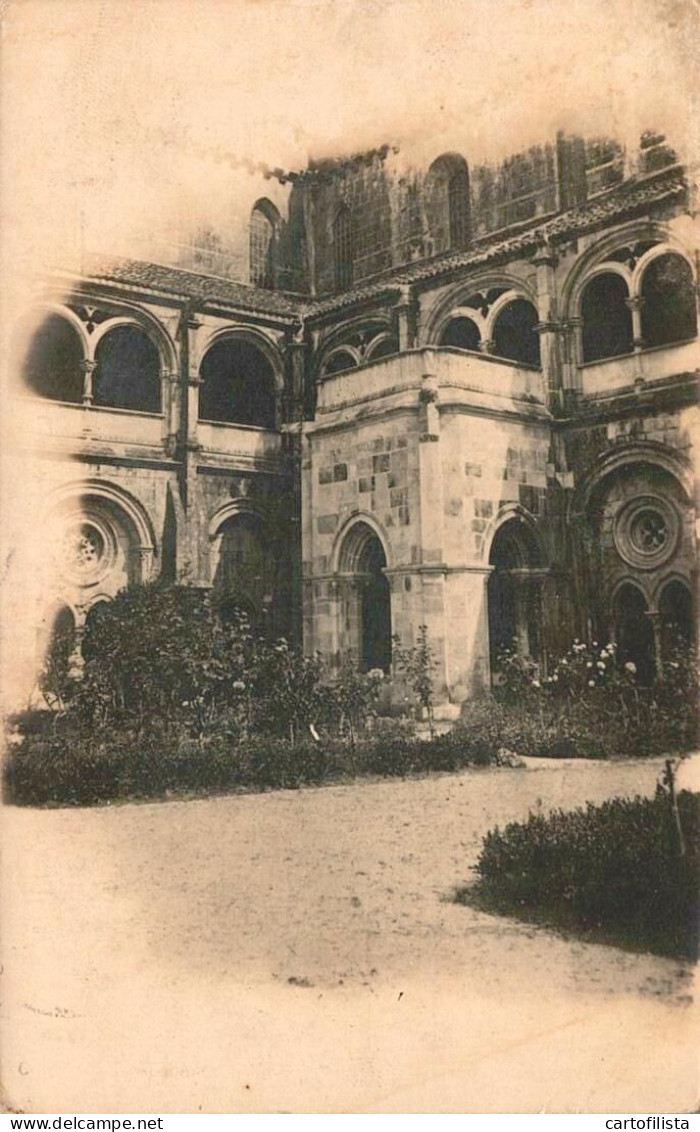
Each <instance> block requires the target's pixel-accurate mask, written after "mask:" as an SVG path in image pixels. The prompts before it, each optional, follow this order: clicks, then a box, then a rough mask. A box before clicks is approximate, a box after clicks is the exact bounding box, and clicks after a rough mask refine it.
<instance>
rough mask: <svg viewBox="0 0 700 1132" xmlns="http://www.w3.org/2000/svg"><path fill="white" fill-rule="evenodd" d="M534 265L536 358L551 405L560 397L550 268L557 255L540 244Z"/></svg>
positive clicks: (556, 335)
mask: <svg viewBox="0 0 700 1132" xmlns="http://www.w3.org/2000/svg"><path fill="white" fill-rule="evenodd" d="M534 262H535V266H536V268H537V313H538V315H539V322H538V324H537V326H536V328H535V329H536V330H537V333H538V334H539V336H540V358H541V365H542V376H543V378H544V381H545V388H546V390H547V394H548V401H549V404H550V405H551V406H552V407H555V406H557V405H558V404H559V402H560V401H561V392H560V391H561V385H562V381H561V364H560V359H559V342H558V339H559V323H558V320H557V294H556V278H555V274H554V268H555V267H556V264H557V257H556V254H555V252H554V250H553V249H552V248H549V247H544V248H542V249H541V250H540V252H538V254H537V255H536V256H535V260H534Z"/></svg>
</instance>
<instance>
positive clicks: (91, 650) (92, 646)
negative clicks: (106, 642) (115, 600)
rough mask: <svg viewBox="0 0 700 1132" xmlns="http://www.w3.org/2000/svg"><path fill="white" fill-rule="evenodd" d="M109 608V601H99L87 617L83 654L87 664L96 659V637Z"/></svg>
mask: <svg viewBox="0 0 700 1132" xmlns="http://www.w3.org/2000/svg"><path fill="white" fill-rule="evenodd" d="M108 609H109V602H108V601H98V602H96V603H95V604H94V605H93V606H92V607H91V609H90V611H89V613H88V615H87V617H86V618H85V629H84V631H83V643H82V650H81V651H82V654H83V660H84V661H85V662H86V664H87V663H88V662H89V661H91V660H94V659H95V657H96V656H97V641H96V637H97V634H98V632H99V626H100V623H101V622H104V620H105V616H106V614H107V612H108Z"/></svg>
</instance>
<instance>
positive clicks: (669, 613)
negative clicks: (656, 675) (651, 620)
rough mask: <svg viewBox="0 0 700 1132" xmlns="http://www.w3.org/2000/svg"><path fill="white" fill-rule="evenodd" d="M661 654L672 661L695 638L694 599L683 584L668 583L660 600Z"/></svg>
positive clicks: (664, 658) (674, 581)
mask: <svg viewBox="0 0 700 1132" xmlns="http://www.w3.org/2000/svg"><path fill="white" fill-rule="evenodd" d="M659 620H660V629H661V654H662V659H663V660H668V659H670V658H671V657H672V656H673V654H674V652H676V650H677V649H679V648H681V649H687V648H688V647H689V646H690V645H691V644H692V643H693V640H694V637H695V623H694V618H693V599H692V597H691V594H690V590H689V589H688V587H687V586H685V585H684V584H683V582H679V581H677V580H676V579H674V580H673V581H671V582H668V583H667V584H666V585H665V586H664V588H663V591H662V593H661V598H660V600H659Z"/></svg>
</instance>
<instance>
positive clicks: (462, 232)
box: [447, 167, 469, 249]
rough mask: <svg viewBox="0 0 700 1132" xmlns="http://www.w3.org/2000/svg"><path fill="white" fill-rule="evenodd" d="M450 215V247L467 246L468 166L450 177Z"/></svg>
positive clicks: (448, 205)
mask: <svg viewBox="0 0 700 1132" xmlns="http://www.w3.org/2000/svg"><path fill="white" fill-rule="evenodd" d="M447 208H448V212H449V217H450V247H451V248H454V249H457V248H466V246H467V243H468V242H469V174H468V173H467V170H466V167H465V168H464V169H458V170H457V172H456V173H453V174H452V176H451V177H450V181H449V184H448V187H447Z"/></svg>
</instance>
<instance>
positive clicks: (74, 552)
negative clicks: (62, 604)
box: [59, 520, 114, 586]
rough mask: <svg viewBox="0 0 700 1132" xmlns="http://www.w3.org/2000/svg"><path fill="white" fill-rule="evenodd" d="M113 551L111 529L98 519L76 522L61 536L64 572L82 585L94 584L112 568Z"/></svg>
mask: <svg viewBox="0 0 700 1132" xmlns="http://www.w3.org/2000/svg"><path fill="white" fill-rule="evenodd" d="M113 550H114V548H113V545H112V540H111V539H110V537H109V533H108V531H106V530H104V529H102V528H101V527H100V526H98V525H97V524H96V523H95V522H90V521H86V520H82V521H78V522H72V523H71V524H70V525H69V526H68V527H67V528H66V529H65V531H64V533H63V536H62V538H61V544H60V551H59V557H60V562H61V569H62V573H63V574H65V575H66V576H67V577H69V578H70V579H71V581H73V582H76V583H77V584H78V585H83V586H85V585H92V584H93V583H94V582H96V581H98V580H99V579H100V578H102V577H103V576H104V575H105V574H106V573H107V571H108V570H109V569H110V567H111V565H112V561H113V558H114V553H113Z"/></svg>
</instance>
